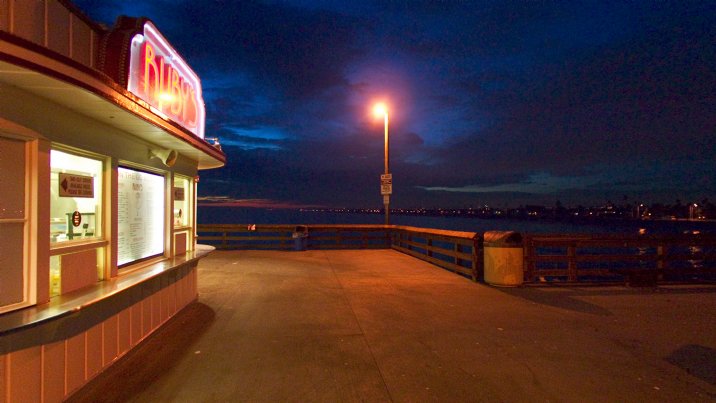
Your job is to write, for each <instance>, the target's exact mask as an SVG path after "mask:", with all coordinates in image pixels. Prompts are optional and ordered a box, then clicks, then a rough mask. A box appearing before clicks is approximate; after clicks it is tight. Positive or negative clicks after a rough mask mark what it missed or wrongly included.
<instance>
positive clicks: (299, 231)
mask: <svg viewBox="0 0 716 403" xmlns="http://www.w3.org/2000/svg"><path fill="white" fill-rule="evenodd" d="M291 237H292V238H293V250H295V251H304V250H306V248H307V247H308V228H307V227H306V226H305V225H297V226H296V228H295V230H294V231H293V234H292V235H291Z"/></svg>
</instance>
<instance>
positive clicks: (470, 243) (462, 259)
mask: <svg viewBox="0 0 716 403" xmlns="http://www.w3.org/2000/svg"><path fill="white" fill-rule="evenodd" d="M392 248H393V249H395V250H398V251H400V252H403V253H405V254H408V255H411V256H414V257H416V258H418V259H422V260H425V261H427V262H430V263H432V264H434V265H436V266H440V267H442V268H444V269H447V270H450V271H452V272H455V273H457V274H460V275H462V276H465V277H469V278H471V279H472V280H473V281H478V280H480V279H481V278H482V261H483V259H482V236H481V235H480V234H478V233H475V232H463V231H445V230H436V229H429V228H416V227H404V226H395V227H394V228H393V231H392Z"/></svg>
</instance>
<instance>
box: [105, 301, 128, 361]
mask: <svg viewBox="0 0 716 403" xmlns="http://www.w3.org/2000/svg"><path fill="white" fill-rule="evenodd" d="M120 314H121V313H120ZM118 330H119V315H115V316H113V317H111V318H109V319H107V320H105V321H104V323H103V324H102V335H103V337H102V367H103V368H104V367H106V366H107V365H109V364H110V363H112V361H114V359H115V358H117V356H118V355H119V353H118V348H117V344H118V342H119V339H118V336H117V334H118ZM127 336H129V332H127Z"/></svg>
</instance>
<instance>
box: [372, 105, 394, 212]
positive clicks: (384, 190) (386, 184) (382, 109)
mask: <svg viewBox="0 0 716 403" xmlns="http://www.w3.org/2000/svg"><path fill="white" fill-rule="evenodd" d="M373 113H374V114H375V115H376V116H377V117H380V116H383V118H384V122H385V124H384V128H385V139H384V143H385V155H384V156H385V158H384V162H385V174H384V175H381V177H380V185H381V186H380V188H381V191H380V193H381V194H382V195H383V205H384V206H385V225H388V224H390V195H391V193H393V178H392V175H391V174H390V169H389V155H390V154H389V153H388V150H389V149H388V108H387V107H386V106H385V104H383V103H379V104H376V105H375V107H374V108H373Z"/></svg>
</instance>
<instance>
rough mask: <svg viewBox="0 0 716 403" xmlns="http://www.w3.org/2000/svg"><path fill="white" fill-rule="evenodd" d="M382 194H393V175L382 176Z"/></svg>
mask: <svg viewBox="0 0 716 403" xmlns="http://www.w3.org/2000/svg"><path fill="white" fill-rule="evenodd" d="M380 194H382V195H390V194H393V174H382V175H380Z"/></svg>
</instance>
